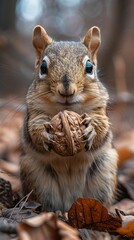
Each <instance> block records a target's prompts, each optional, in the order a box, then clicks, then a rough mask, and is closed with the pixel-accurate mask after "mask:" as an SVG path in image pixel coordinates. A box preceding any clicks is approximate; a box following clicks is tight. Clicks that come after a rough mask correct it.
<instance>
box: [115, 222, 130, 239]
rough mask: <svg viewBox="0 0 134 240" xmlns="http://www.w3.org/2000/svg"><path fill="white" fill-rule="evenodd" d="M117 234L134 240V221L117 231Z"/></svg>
mask: <svg viewBox="0 0 134 240" xmlns="http://www.w3.org/2000/svg"><path fill="white" fill-rule="evenodd" d="M117 232H118V233H119V234H120V235H122V236H124V237H128V238H134V221H132V222H129V223H128V224H127V225H126V226H124V227H120V228H118V229H117Z"/></svg>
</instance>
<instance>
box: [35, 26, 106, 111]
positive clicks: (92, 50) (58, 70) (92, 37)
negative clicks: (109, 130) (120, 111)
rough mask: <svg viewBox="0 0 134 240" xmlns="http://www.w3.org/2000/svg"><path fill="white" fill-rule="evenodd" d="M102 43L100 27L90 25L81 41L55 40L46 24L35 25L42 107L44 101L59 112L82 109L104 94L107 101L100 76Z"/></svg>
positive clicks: (38, 84)
mask: <svg viewBox="0 0 134 240" xmlns="http://www.w3.org/2000/svg"><path fill="white" fill-rule="evenodd" d="M100 42H101V36H100V29H99V28H98V27H92V28H90V29H89V30H88V32H87V33H86V35H85V36H84V38H83V39H82V41H81V42H67V41H65V42H62V41H60V42H55V41H53V40H52V38H51V37H49V36H48V34H47V32H46V31H45V29H44V28H43V27H41V26H36V27H35V28H34V31H33V46H34V47H35V49H36V62H35V81H34V92H35V96H36V95H37V96H38V103H39V101H40V106H41V105H42V107H43V101H44V104H45V106H46V104H47V105H48V106H49V108H50V104H51V107H52V108H53V106H54V107H55V109H57V111H61V110H63V109H71V110H73V109H81V108H82V106H85V107H86V105H87V107H88V108H93V107H92V105H93V104H98V103H99V102H100V100H102V99H101V97H100V96H101V95H102V98H105V99H104V100H102V102H103V101H104V102H106V99H107V96H104V92H105V91H104V87H103V86H102V84H101V83H100V81H99V80H98V78H97V52H98V49H99V46H100ZM101 91H102V94H101ZM35 99H37V98H36V97H35ZM41 102H42V104H41ZM55 103H56V104H55ZM84 104H85V105H84ZM99 104H100V103H99ZM96 107H98V106H97V105H96Z"/></svg>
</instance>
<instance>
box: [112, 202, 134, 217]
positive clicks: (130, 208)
mask: <svg viewBox="0 0 134 240" xmlns="http://www.w3.org/2000/svg"><path fill="white" fill-rule="evenodd" d="M115 209H118V210H121V211H123V212H124V213H125V214H127V215H128V214H129V215H134V201H132V200H130V199H123V200H122V201H120V202H117V203H116V204H114V205H113V206H111V208H110V212H114V213H115Z"/></svg>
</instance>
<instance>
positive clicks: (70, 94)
mask: <svg viewBox="0 0 134 240" xmlns="http://www.w3.org/2000/svg"><path fill="white" fill-rule="evenodd" d="M58 93H59V95H60V96H61V97H73V95H74V94H75V90H73V91H61V90H58Z"/></svg>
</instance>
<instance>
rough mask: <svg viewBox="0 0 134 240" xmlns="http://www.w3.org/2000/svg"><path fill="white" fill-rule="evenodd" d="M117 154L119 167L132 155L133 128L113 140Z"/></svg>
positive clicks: (133, 142) (133, 153) (133, 148)
mask: <svg viewBox="0 0 134 240" xmlns="http://www.w3.org/2000/svg"><path fill="white" fill-rule="evenodd" d="M114 144H115V147H116V149H117V152H118V155H119V167H122V166H123V165H124V163H125V162H126V161H128V160H130V159H131V158H132V157H133V156H134V130H133V129H132V130H131V131H128V132H125V133H123V134H122V135H121V136H120V137H119V138H118V139H116V141H115V142H114Z"/></svg>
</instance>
